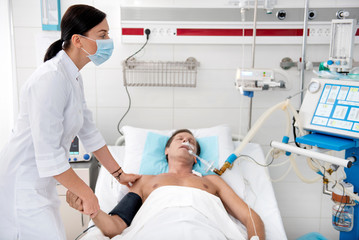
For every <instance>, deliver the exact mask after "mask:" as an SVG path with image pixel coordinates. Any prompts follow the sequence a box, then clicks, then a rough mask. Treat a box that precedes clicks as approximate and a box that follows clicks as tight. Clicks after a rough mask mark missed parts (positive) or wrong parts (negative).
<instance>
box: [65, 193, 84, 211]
mask: <svg viewBox="0 0 359 240" xmlns="http://www.w3.org/2000/svg"><path fill="white" fill-rule="evenodd" d="M66 202H67V203H68V204H69V205H70V207H72V208H75V209H76V210H79V211H80V212H83V210H84V207H83V204H82V200H81V199H80V198H79V197H78V196H77V195H75V194H74V193H73V192H71V191H69V190H67V192H66Z"/></svg>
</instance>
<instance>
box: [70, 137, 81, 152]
mask: <svg viewBox="0 0 359 240" xmlns="http://www.w3.org/2000/svg"><path fill="white" fill-rule="evenodd" d="M79 149H80V147H79V138H78V137H75V138H74V140H72V142H71V146H70V155H79V151H80V150H79Z"/></svg>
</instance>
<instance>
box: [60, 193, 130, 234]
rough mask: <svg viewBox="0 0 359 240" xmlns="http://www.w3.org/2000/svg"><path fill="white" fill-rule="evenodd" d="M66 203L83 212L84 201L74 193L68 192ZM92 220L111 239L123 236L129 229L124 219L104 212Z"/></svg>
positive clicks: (95, 215) (100, 212)
mask: <svg viewBox="0 0 359 240" xmlns="http://www.w3.org/2000/svg"><path fill="white" fill-rule="evenodd" d="M66 201H67V203H68V204H69V205H70V206H71V207H72V208H75V209H76V210H79V211H80V212H83V206H82V201H81V199H80V198H79V197H78V196H76V195H75V194H74V193H72V192H70V191H67V193H66ZM92 220H93V222H94V223H95V225H96V226H97V227H98V228H99V229H100V230H101V231H102V233H103V234H104V235H105V236H107V237H110V238H112V237H114V236H116V235H118V234H121V233H122V231H123V230H124V229H125V228H127V224H126V223H125V221H123V219H122V218H120V217H119V216H117V215H113V216H111V215H108V214H107V213H105V212H104V211H102V210H99V211H98V212H97V213H95V214H94V216H93V218H92Z"/></svg>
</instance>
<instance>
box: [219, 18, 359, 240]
mask: <svg viewBox="0 0 359 240" xmlns="http://www.w3.org/2000/svg"><path fill="white" fill-rule="evenodd" d="M356 27H357V26H356V20H354V19H338V20H333V21H332V38H331V43H330V53H329V58H328V59H327V60H326V61H325V62H323V63H322V64H321V66H320V68H319V70H320V71H319V76H318V77H316V78H313V79H311V80H310V81H309V84H308V85H307V88H306V89H303V90H302V91H305V90H306V94H305V97H304V99H303V102H302V104H301V107H300V110H299V112H297V111H296V109H295V108H294V107H293V106H292V105H291V103H290V99H291V97H289V98H287V99H286V100H285V101H283V102H281V103H278V104H277V105H275V106H273V107H272V108H270V109H268V110H267V111H266V112H265V113H264V114H263V115H262V116H261V117H260V118H259V119H258V120H257V121H256V122H255V124H254V125H253V127H251V129H250V130H249V131H248V133H247V135H246V136H245V137H244V139H243V140H242V141H241V144H240V145H239V146H238V148H237V149H236V150H235V152H234V153H233V154H232V155H230V156H229V157H228V159H227V160H226V162H225V163H224V165H223V166H222V167H221V168H220V169H219V170H218V172H217V174H219V175H221V174H222V173H223V172H224V171H226V169H227V168H231V167H232V165H233V163H234V162H235V161H236V160H237V159H240V158H242V157H244V156H242V155H241V152H242V150H243V148H244V146H245V145H246V144H247V143H248V142H249V141H251V139H252V138H253V137H254V135H255V134H256V133H257V131H258V130H259V128H260V127H261V126H262V124H263V123H264V121H265V120H266V119H267V118H268V117H269V116H270V115H271V114H272V113H273V112H274V111H276V110H279V109H280V110H283V111H284V112H285V113H286V117H287V127H286V133H285V136H284V137H283V139H282V140H281V141H274V140H273V141H272V142H271V143H270V145H271V147H272V149H271V150H270V152H269V153H268V155H267V159H268V158H269V157H270V156H271V157H272V158H273V159H274V158H276V157H278V156H279V155H283V156H287V157H288V158H289V159H288V161H289V162H290V163H291V167H293V169H294V171H295V173H296V174H297V175H298V177H299V178H300V179H301V180H303V181H304V182H307V183H313V182H315V181H318V180H320V179H322V180H323V193H324V194H328V195H331V199H332V201H333V207H332V209H331V210H329V209H328V211H332V225H333V227H334V228H335V229H336V230H338V231H340V240H349V239H359V206H358V203H359V196H358V192H359V78H358V74H355V73H356V71H357V70H358V67H357V68H353V57H352V53H353V46H354V36H355V32H356ZM259 72H262V73H263V71H254V70H251V71H247V70H245V69H244V70H243V69H242V70H239V73H238V74H239V75H240V77H238V76H237V80H236V83H238V82H240V81H238V79H244V80H245V81H242V83H246V82H247V83H248V82H250V81H251V80H253V79H254V77H252V76H254V75H256V74H257V75H258V73H259ZM258 76H259V75H258ZM271 76H272V72H269V73H268V81H267V80H266V78H265V76H263V75H261V76H260V77H258V79H260V81H259V82H258V81H257V83H260V82H265V81H267V82H268V83H270V82H271V81H270V79H271ZM323 76H325V77H326V78H324V77H323ZM252 78H253V79H252ZM243 86H246V85H243ZM243 86H239V87H242V88H243V90H246V89H245V88H244V87H243ZM247 86H249V85H247ZM253 86H254V87H258V86H256V85H253ZM247 90H251V91H253V90H256V89H247ZM292 117H293V118H294V119H295V125H294V127H295V129H296V131H295V132H299V134H298V136H294V143H295V145H290V144H289V143H288V142H289V135H290V130H291V128H292V126H291V118H292ZM331 150H334V151H336V152H337V153H336V154H334V155H340V153H343V152H345V153H344V157H338V156H333V155H330V154H329V153H328V152H329V151H331ZM296 155H300V156H305V157H306V159H307V163H308V165H309V167H310V168H311V169H313V170H314V171H315V172H316V173H317V174H318V175H319V176H318V177H317V178H315V179H306V178H305V177H304V176H303V175H302V174H301V173H300V171H299V170H298V168H297V166H296V163H295V161H294V158H295V156H296ZM268 165H270V164H268ZM283 178H284V177H283ZM329 186H330V187H329Z"/></svg>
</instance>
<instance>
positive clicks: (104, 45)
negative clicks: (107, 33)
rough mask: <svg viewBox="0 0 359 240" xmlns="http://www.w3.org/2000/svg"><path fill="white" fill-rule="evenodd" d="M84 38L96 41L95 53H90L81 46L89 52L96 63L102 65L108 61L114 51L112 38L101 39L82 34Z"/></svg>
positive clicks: (90, 57)
mask: <svg viewBox="0 0 359 240" xmlns="http://www.w3.org/2000/svg"><path fill="white" fill-rule="evenodd" d="M82 37H84V38H87V39H90V40H92V41H95V42H96V45H97V51H96V53H95V54H93V55H91V54H89V53H88V52H87V51H86V50H85V49H83V48H81V49H82V50H83V51H84V52H86V53H87V54H88V56H87V57H88V58H89V59H90V60H91V61H92V62H93V63H94V64H95V65H96V66H98V65H100V64H102V63H104V62H106V61H107V60H108V59H109V58H110V57H111V55H112V51H113V40H112V39H100V40H93V39H91V38H88V37H85V36H82Z"/></svg>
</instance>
